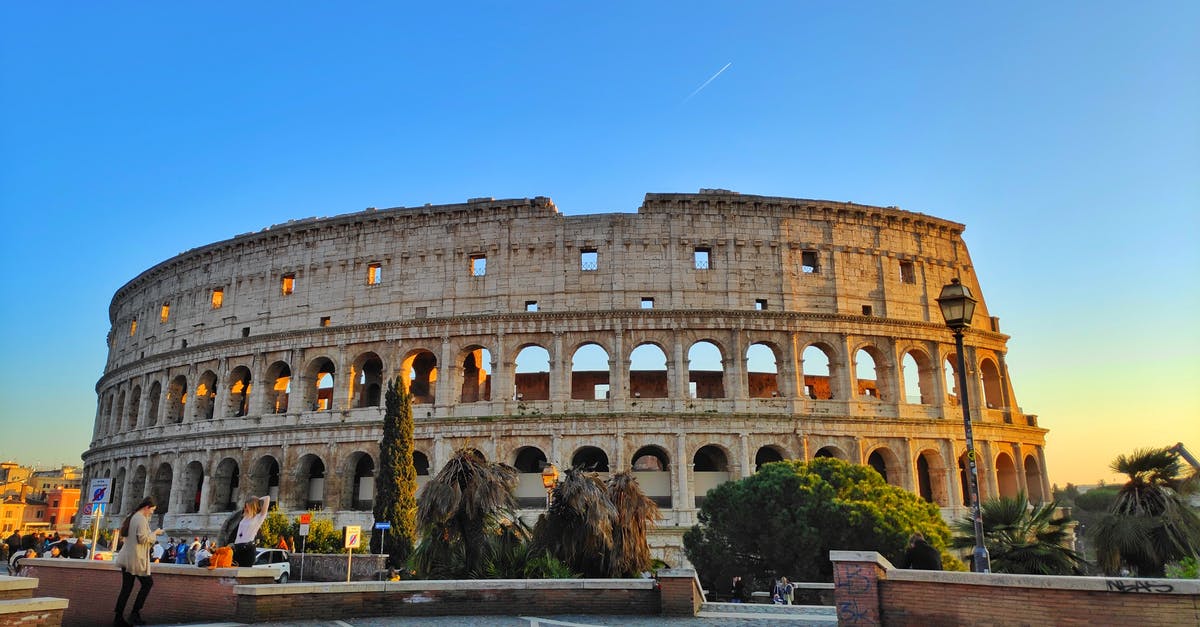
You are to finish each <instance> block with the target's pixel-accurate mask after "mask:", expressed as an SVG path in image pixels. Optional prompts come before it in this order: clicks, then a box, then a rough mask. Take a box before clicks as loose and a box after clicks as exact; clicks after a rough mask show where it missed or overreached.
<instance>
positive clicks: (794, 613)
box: [697, 602, 837, 625]
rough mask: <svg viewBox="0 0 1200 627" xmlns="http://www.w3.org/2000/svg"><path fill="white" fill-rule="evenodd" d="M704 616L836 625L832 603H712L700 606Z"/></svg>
mask: <svg viewBox="0 0 1200 627" xmlns="http://www.w3.org/2000/svg"><path fill="white" fill-rule="evenodd" d="M697 616H698V617H702V618H769V619H771V620H779V621H789V622H800V623H805V624H810V625H836V624H837V609H836V608H834V607H833V606H832V605H766V604H759V603H710V602H705V603H704V604H703V605H702V606H701V607H700V613H699V614H697Z"/></svg>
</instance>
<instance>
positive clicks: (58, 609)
mask: <svg viewBox="0 0 1200 627" xmlns="http://www.w3.org/2000/svg"><path fill="white" fill-rule="evenodd" d="M66 608H67V601H66V599H51V598H45V597H36V598H24V599H9V600H5V601H0V627H58V626H59V625H62V624H63V622H62V621H63V610H65V609H66Z"/></svg>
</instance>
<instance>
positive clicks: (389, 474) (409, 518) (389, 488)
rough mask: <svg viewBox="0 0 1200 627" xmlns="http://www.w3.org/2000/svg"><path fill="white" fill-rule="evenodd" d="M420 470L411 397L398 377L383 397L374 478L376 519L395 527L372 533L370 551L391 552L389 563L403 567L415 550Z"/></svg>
mask: <svg viewBox="0 0 1200 627" xmlns="http://www.w3.org/2000/svg"><path fill="white" fill-rule="evenodd" d="M416 495H417V470H416V468H414V467H413V417H412V397H411V396H410V395H409V393H408V390H407V389H405V387H404V384H403V383H402V382H401V381H400V378H399V377H397V378H395V379H393V380H391V381H389V382H388V389H387V395H386V396H385V397H384V412H383V439H382V440H381V441H380V442H379V474H378V476H376V478H375V512H374V513H375V520H376V521H377V522H382V521H386V522H390V523H391V524H392V528H391V529H389V530H387V531H386V532H383V531H378V530H376V531H374V532H373V533H372V534H371V550H372V551H373V552H378V551H379V548H380V546H379V545H380V543H381V542H383V552H384V553H387V554H388V555H389V557H388V565H390V566H392V567H394V568H398V569H402V568H404V567H405V565H406V564H407V562H408V557H409V555H410V554H411V553H412V549H413V543H414V542H415V541H416V535H417V533H416V530H417V498H416Z"/></svg>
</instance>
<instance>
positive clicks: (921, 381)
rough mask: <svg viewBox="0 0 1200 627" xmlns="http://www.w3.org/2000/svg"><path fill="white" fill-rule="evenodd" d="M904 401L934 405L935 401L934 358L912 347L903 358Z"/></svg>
mask: <svg viewBox="0 0 1200 627" xmlns="http://www.w3.org/2000/svg"><path fill="white" fill-rule="evenodd" d="M901 375H902V379H903V383H902V387H903V389H904V402H905V403H909V404H921V405H932V404H933V402H934V398H933V393H934V386H933V382H934V372H933V360H932V359H930V358H929V355H927V354H925V352H924V351H921V350H917V349H910V350H909V351H907V352H905V353H904V358H903V359H902V360H901Z"/></svg>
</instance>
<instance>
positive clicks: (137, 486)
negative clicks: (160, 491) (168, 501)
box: [126, 466, 163, 513]
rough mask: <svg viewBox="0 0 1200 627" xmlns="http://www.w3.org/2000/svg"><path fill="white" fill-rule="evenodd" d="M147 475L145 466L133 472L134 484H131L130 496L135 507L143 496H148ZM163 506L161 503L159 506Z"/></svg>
mask: <svg viewBox="0 0 1200 627" xmlns="http://www.w3.org/2000/svg"><path fill="white" fill-rule="evenodd" d="M147 475H148V472H147V470H146V467H145V466H138V467H137V469H136V470H134V471H133V482H132V483H130V484H129V495H130V497H131V498H130V500H131V501H133V504H134V505H136V504H137V502H138V501H140V500H142V497H143V496H146V495H147V494H148V493H149V491H148V490H147V487H146V478H147ZM162 505H163V504H161V503H160V504H159V506H160V507H161V506H162ZM126 513H128V512H126Z"/></svg>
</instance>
